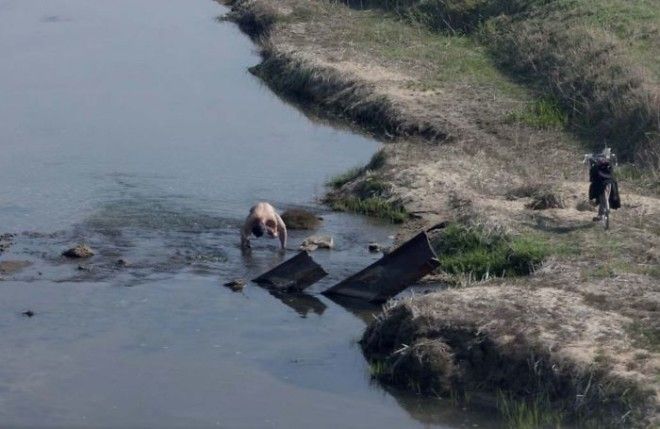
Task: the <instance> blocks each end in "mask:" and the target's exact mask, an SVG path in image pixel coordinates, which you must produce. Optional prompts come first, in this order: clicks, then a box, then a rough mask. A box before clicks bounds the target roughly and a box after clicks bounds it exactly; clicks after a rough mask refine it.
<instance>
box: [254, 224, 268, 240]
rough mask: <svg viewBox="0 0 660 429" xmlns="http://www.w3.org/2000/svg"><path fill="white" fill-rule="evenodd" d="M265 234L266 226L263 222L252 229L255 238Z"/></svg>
mask: <svg viewBox="0 0 660 429" xmlns="http://www.w3.org/2000/svg"><path fill="white" fill-rule="evenodd" d="M265 232H266V225H264V224H263V223H262V222H257V223H255V224H254V226H253V227H252V234H254V236H255V237H262V236H263V235H264V233H265Z"/></svg>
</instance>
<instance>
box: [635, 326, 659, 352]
mask: <svg viewBox="0 0 660 429" xmlns="http://www.w3.org/2000/svg"><path fill="white" fill-rule="evenodd" d="M628 333H629V334H630V335H631V336H632V338H633V340H634V342H635V345H636V346H638V347H640V348H643V349H646V350H650V351H652V352H655V353H657V352H660V330H658V329H657V328H653V327H652V326H646V325H644V324H643V323H641V322H639V321H635V322H633V323H631V324H630V325H628Z"/></svg>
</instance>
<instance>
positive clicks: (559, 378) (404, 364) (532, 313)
mask: <svg viewBox="0 0 660 429" xmlns="http://www.w3.org/2000/svg"><path fill="white" fill-rule="evenodd" d="M559 320H561V321H562V322H561V326H557V323H558V322H557V321H559ZM592 336H595V337H597V338H599V339H598V340H597V341H596V342H595V344H593V347H592V346H591V338H590V337H592ZM541 337H545V338H544V340H543V341H541V340H539V338H541ZM605 338H607V339H605ZM548 341H551V342H552V344H553V346H552V347H550V348H548V347H547V344H548ZM587 344H590V345H587ZM361 345H362V347H363V349H364V351H365V354H366V356H367V357H368V358H369V359H370V360H371V361H372V362H377V363H374V364H373V366H374V367H377V368H378V369H379V370H378V371H377V372H376V373H375V376H377V377H378V378H379V379H381V380H383V381H385V382H387V383H393V384H395V385H398V386H402V387H405V388H411V389H413V390H416V391H418V392H422V393H427V394H434V395H440V396H458V397H463V398H468V399H469V398H471V397H474V396H479V395H481V396H483V395H484V394H488V395H490V396H491V397H493V398H494V397H499V401H498V404H499V407H500V410H501V411H502V413H503V414H504V416H505V417H507V418H508V419H509V420H510V421H511V422H512V423H516V422H517V424H516V425H515V427H525V424H526V423H527V424H529V423H531V424H532V426H528V427H540V425H534V424H536V423H557V421H556V420H559V421H560V422H565V423H568V422H571V421H572V422H577V423H578V425H579V426H587V425H592V427H629V426H632V425H633V424H634V422H636V421H637V422H638V421H639V418H641V417H643V416H645V415H648V413H649V407H651V406H652V405H651V404H652V399H651V398H652V397H653V395H654V392H653V390H652V389H648V388H644V386H641V385H636V384H634V383H631V382H630V380H626V379H625V378H623V377H618V376H617V375H616V372H615V371H612V367H616V366H620V365H623V364H624V362H623V361H622V360H621V359H616V360H614V361H612V360H608V359H598V355H599V353H600V354H603V353H604V352H603V349H604V348H608V347H613V346H616V347H618V348H619V350H630V349H631V345H630V343H629V340H628V339H627V338H626V331H625V324H624V320H622V319H621V318H619V317H615V316H613V315H611V314H608V313H607V312H604V311H600V310H596V309H593V308H591V307H589V306H588V305H585V304H583V303H582V302H581V298H580V297H579V295H570V294H564V293H560V292H558V291H557V290H552V289H529V288H519V287H508V288H504V289H502V288H501V287H500V286H498V287H484V286H481V287H474V288H470V289H467V290H453V291H447V292H442V293H438V294H433V295H426V296H422V297H415V298H411V299H407V300H404V301H403V302H400V303H398V304H397V305H394V306H389V307H387V308H386V309H385V310H384V313H383V314H382V315H381V317H380V318H379V319H378V320H377V321H376V322H375V323H373V324H372V325H370V326H369V328H368V329H367V331H366V332H365V334H364V336H363V338H362V341H361ZM633 350H634V349H633ZM591 357H593V358H594V359H590V358H591ZM619 369H623V368H621V367H620V368H619ZM502 392H506V393H505V394H504V393H502ZM550 416H551V419H550V420H555V421H549V422H544V420H546V419H548V417H550ZM553 427H554V426H553Z"/></svg>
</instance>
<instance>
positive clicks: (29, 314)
mask: <svg viewBox="0 0 660 429" xmlns="http://www.w3.org/2000/svg"><path fill="white" fill-rule="evenodd" d="M21 314H22V315H23V316H25V317H32V316H34V311H32V310H27V311H24V312H22V313H21Z"/></svg>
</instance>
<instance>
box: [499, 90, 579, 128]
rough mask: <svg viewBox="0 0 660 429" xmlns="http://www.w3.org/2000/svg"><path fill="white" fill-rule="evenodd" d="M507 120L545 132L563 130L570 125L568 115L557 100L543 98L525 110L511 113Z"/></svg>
mask: <svg viewBox="0 0 660 429" xmlns="http://www.w3.org/2000/svg"><path fill="white" fill-rule="evenodd" d="M505 120H506V122H509V123H522V124H525V125H528V126H530V127H534V128H539V129H543V130H548V129H561V128H564V127H565V126H566V125H567V124H568V115H567V114H566V112H564V111H563V109H562V107H561V106H560V104H559V103H558V102H557V100H555V99H553V98H541V99H538V100H535V101H534V102H532V103H530V104H527V105H526V106H525V107H524V108H523V109H520V110H516V111H513V112H509V113H508V114H507V115H506V118H505Z"/></svg>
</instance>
